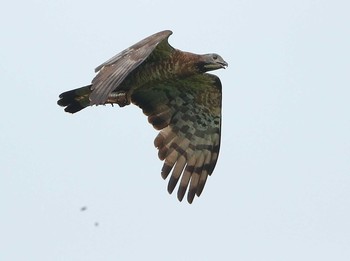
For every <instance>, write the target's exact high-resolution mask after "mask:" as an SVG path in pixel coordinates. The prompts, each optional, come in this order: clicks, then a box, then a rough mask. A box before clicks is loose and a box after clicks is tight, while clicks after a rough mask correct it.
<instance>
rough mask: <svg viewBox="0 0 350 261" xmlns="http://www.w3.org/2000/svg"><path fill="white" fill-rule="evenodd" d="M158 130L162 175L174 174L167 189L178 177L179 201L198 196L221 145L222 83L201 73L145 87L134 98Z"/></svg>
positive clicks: (136, 92) (156, 143)
mask: <svg viewBox="0 0 350 261" xmlns="http://www.w3.org/2000/svg"><path fill="white" fill-rule="evenodd" d="M131 100H132V102H133V103H135V104H136V105H138V106H139V107H140V108H142V109H143V112H144V113H145V114H146V115H147V116H148V120H149V122H150V123H151V124H152V125H153V126H154V128H156V129H158V130H161V131H160V133H159V134H158V136H157V137H156V139H155V141H154V144H155V146H156V147H157V148H158V150H159V152H158V155H159V158H160V159H161V160H164V165H163V168H162V173H161V174H162V177H163V178H164V179H166V178H167V176H168V175H169V174H170V172H171V177H170V179H169V183H168V191H169V193H172V192H173V190H174V189H175V187H176V185H177V183H178V181H179V179H180V177H181V181H180V185H179V188H178V194H177V196H178V199H179V200H180V201H181V200H182V199H183V197H184V195H185V194H186V191H187V189H188V194H187V200H188V202H189V203H192V201H193V199H194V197H195V195H197V196H200V194H201V193H202V191H203V188H204V185H205V182H206V180H207V177H208V175H211V173H212V172H213V170H214V167H215V164H216V161H217V158H218V153H219V148H220V126H221V82H220V79H219V78H218V77H217V76H215V75H212V74H199V75H195V76H192V77H188V78H185V79H178V80H177V81H171V82H164V83H160V84H157V85H156V86H154V85H153V86H143V87H142V88H140V89H137V90H135V91H134V93H133V94H132V96H131Z"/></svg>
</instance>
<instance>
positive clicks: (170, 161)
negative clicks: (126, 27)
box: [57, 30, 228, 203]
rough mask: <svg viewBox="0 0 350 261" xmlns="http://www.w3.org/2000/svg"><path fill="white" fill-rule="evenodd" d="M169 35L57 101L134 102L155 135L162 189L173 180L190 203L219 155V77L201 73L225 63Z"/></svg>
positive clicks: (68, 107)
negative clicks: (192, 50)
mask: <svg viewBox="0 0 350 261" xmlns="http://www.w3.org/2000/svg"><path fill="white" fill-rule="evenodd" d="M171 34H172V32H171V31H169V30H166V31H162V32H159V33H156V34H153V35H151V36H149V37H147V38H145V39H144V40H141V41H140V42H138V43H136V44H134V45H133V46H131V47H129V48H127V49H125V50H124V51H122V52H121V53H119V54H117V55H115V56H114V57H112V58H111V59H109V60H108V61H106V62H104V63H103V64H101V65H100V66H98V67H97V68H96V69H95V72H96V73H97V75H96V76H95V78H94V79H93V80H92V82H91V84H89V85H87V86H84V87H81V88H78V89H74V90H71V91H67V92H64V93H62V94H60V96H59V98H60V99H59V100H58V102H57V103H58V105H60V106H63V107H65V109H64V110H65V111H66V112H70V113H76V112H78V111H80V110H82V109H84V108H86V107H89V106H92V105H101V104H103V105H104V104H112V105H113V104H118V105H119V106H120V107H123V106H126V105H129V104H131V103H133V104H135V105H137V106H139V107H140V108H141V109H142V111H143V113H144V114H145V115H146V116H148V121H149V123H150V124H152V125H153V127H154V128H155V129H156V130H159V134H158V135H157V137H156V138H155V140H154V145H155V147H156V148H158V156H159V158H160V160H162V161H164V164H163V167H162V170H161V176H162V177H163V179H166V178H167V177H168V176H169V174H170V173H171V175H170V178H169V182H168V192H169V193H170V194H171V193H172V192H173V191H174V189H175V187H176V185H177V183H178V181H179V180H180V183H179V185H178V191H177V197H178V199H179V200H180V201H182V199H183V198H184V196H185V194H186V191H187V201H188V202H189V203H192V201H193V199H194V197H195V196H198V197H199V196H200V195H201V193H202V191H203V188H204V185H205V183H206V180H207V177H208V175H211V174H212V172H213V170H214V168H215V165H216V162H217V159H218V154H219V148H220V132H221V81H220V79H219V78H218V77H217V76H215V75H213V74H209V73H207V72H208V71H213V70H217V69H221V68H226V67H227V66H228V64H227V63H226V62H225V61H224V60H223V58H222V57H221V56H220V55H218V54H214V53H212V54H204V55H199V54H194V53H189V52H183V51H180V50H178V49H175V48H173V47H172V46H171V45H170V44H169V43H168V38H169V36H170V35H171Z"/></svg>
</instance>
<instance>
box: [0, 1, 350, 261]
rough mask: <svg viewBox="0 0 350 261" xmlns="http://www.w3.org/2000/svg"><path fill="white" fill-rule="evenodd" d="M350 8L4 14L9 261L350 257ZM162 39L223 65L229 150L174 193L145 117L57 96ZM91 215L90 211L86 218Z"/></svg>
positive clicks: (165, 4) (17, 6)
mask: <svg viewBox="0 0 350 261" xmlns="http://www.w3.org/2000/svg"><path fill="white" fill-rule="evenodd" d="M349 10H350V4H349V1H345V0H344V1H326V0H319V1H316V0H314V1H311V0H293V1H277V0H276V1H272V0H267V1H258V0H251V1H249V0H248V1H238V0H227V1H220V0H216V1H204V0H203V1H180V0H177V1H163V0H157V1H152V0H146V1H108V0H101V1H86V0H85V1H82V0H79V1H62V0H61V1H44V0H40V1H39V0H28V1H24V0H22V1H7V2H6V4H3V5H2V7H1V10H0V22H1V27H2V29H1V49H0V70H1V108H2V109H1V110H0V119H1V124H0V133H1V136H0V146H1V149H0V212H1V213H0V260H11V261H12V260H240V261H245V260H247V261H251V260H259V261H262V260H278V261H280V260H293V261H295V260H350V247H349V245H350V138H349V135H350V118H349V113H350V51H349V50H350V48H349V47H350V34H349V28H350V18H349ZM164 29H171V30H172V31H173V32H174V34H173V35H172V36H171V37H170V44H171V45H173V46H174V47H175V48H178V49H181V50H185V51H191V52H195V53H211V52H216V53H219V54H220V55H221V56H222V57H224V59H225V60H226V61H227V62H228V63H229V67H228V68H227V69H226V70H220V71H216V72H215V74H216V75H218V76H219V77H220V78H221V81H222V84H223V124H222V146H221V151H220V156H219V160H218V164H217V167H216V169H215V171H214V173H213V175H212V176H211V177H210V178H209V179H208V182H207V185H206V188H205V189H204V192H203V194H202V196H201V197H200V198H196V199H195V201H194V203H193V204H192V205H189V204H188V203H187V202H185V201H184V202H182V203H179V202H178V201H177V199H176V195H168V193H167V191H166V186H167V182H166V181H164V180H162V179H161V177H160V169H161V166H162V162H161V161H159V159H158V157H157V151H156V149H155V148H154V147H153V140H154V138H155V136H156V134H157V132H156V131H155V130H154V129H153V128H152V127H151V125H149V124H148V123H147V118H146V117H145V116H144V115H143V114H142V112H141V110H140V109H138V108H137V107H136V106H129V107H125V108H122V109H121V108H119V107H118V106H117V107H111V106H99V107H94V108H88V109H86V110H84V111H81V112H80V113H78V114H75V115H70V114H67V113H65V112H64V111H63V109H62V108H60V107H59V106H57V105H56V101H57V99H58V95H59V94H60V93H61V92H63V91H66V90H70V89H73V88H77V87H80V86H83V85H86V84H88V83H90V81H91V79H92V78H93V77H94V75H95V74H94V68H95V67H96V66H98V65H99V64H101V63H102V62H104V61H105V60H107V59H109V58H110V57H112V56H113V55H115V54H116V53H118V52H120V51H122V50H123V49H125V48H127V47H129V46H130V45H132V44H134V43H136V42H137V41H139V40H141V39H143V38H145V37H147V36H149V35H151V34H153V33H155V32H157V31H161V30H164ZM84 206H86V207H87V209H86V210H85V211H81V208H82V207H84Z"/></svg>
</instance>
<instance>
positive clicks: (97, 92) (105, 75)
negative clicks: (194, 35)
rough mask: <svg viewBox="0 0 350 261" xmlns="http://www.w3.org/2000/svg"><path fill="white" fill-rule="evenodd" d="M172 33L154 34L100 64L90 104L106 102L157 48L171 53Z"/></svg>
mask: <svg viewBox="0 0 350 261" xmlns="http://www.w3.org/2000/svg"><path fill="white" fill-rule="evenodd" d="M171 34H172V32H171V31H169V30H166V31H162V32H159V33H156V34H153V35H151V36H149V37H147V38H146V39H144V40H142V41H140V42H138V43H136V44H134V45H133V46H131V47H129V48H127V49H125V50H124V51H122V52H121V53H119V54H117V55H116V56H114V57H112V58H111V59H109V60H108V61H106V62H105V63H103V64H101V65H100V66H98V67H97V68H96V69H95V72H99V73H98V74H97V75H96V77H95V78H94V79H93V80H92V88H91V90H92V93H91V95H90V97H89V98H90V105H95V104H96V105H98V104H104V103H105V102H106V101H107V99H108V95H109V94H110V93H111V92H112V91H113V90H115V88H116V87H117V86H118V85H119V84H120V83H121V82H122V81H123V80H124V79H125V78H126V77H127V76H128V75H129V74H130V72H132V71H133V70H134V69H135V68H137V67H138V66H139V65H140V64H141V63H142V62H143V61H145V60H146V59H147V58H148V57H149V56H150V54H151V53H152V52H153V51H155V49H156V48H157V51H159V53H161V54H162V55H167V54H170V53H171V52H172V51H173V50H174V49H173V48H172V47H171V46H170V45H169V43H168V37H169V36H170V35H171ZM158 49H159V50H158Z"/></svg>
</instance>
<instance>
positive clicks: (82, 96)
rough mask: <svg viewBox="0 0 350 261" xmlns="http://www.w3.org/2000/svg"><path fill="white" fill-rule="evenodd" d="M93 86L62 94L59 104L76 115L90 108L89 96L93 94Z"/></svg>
mask: <svg viewBox="0 0 350 261" xmlns="http://www.w3.org/2000/svg"><path fill="white" fill-rule="evenodd" d="M91 86H92V85H87V86H84V87H81V88H78V89H74V90H71V91H67V92H64V93H61V94H60V96H59V98H60V99H59V100H58V101H57V104H58V105H60V106H62V107H66V108H65V109H64V110H65V111H66V112H70V113H76V112H78V111H80V110H82V109H84V108H86V107H88V106H90V99H89V96H90V94H91Z"/></svg>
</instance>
